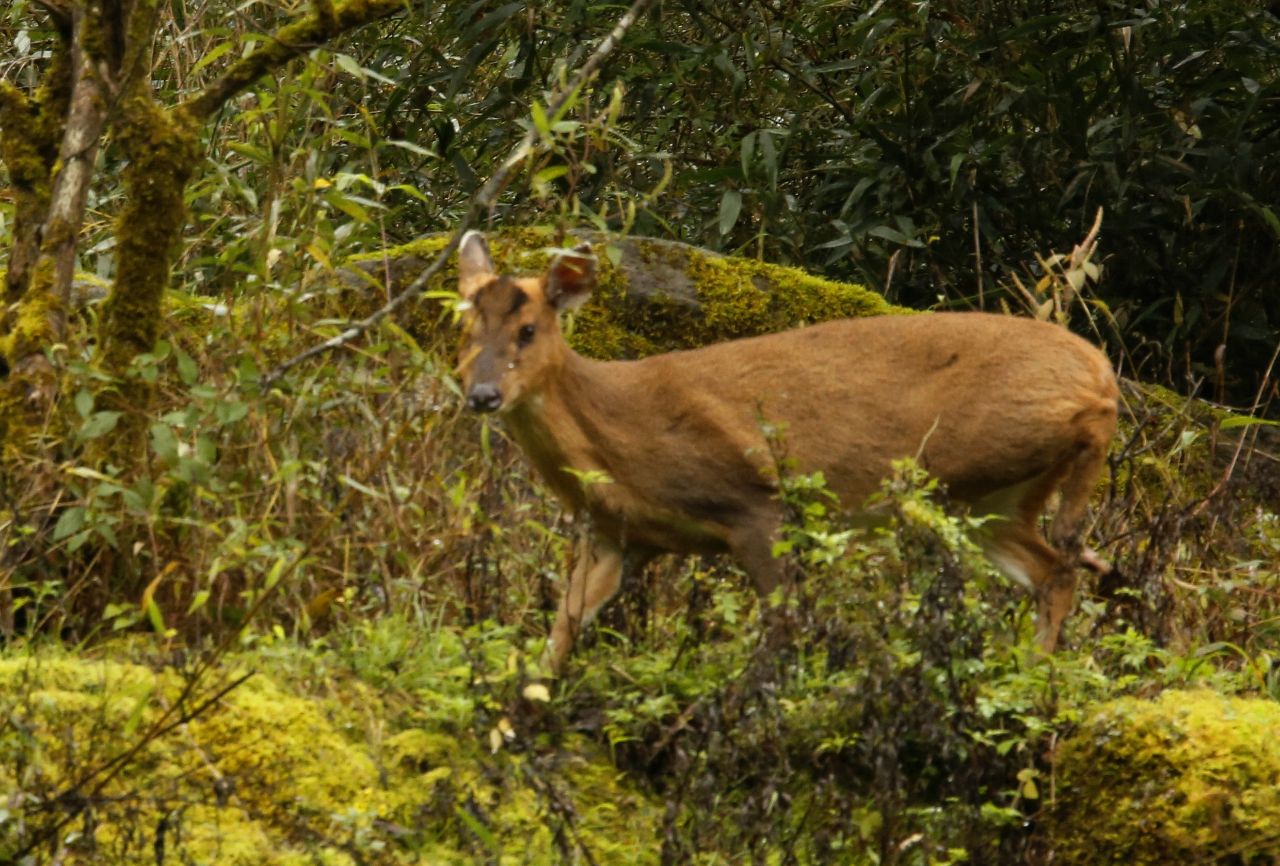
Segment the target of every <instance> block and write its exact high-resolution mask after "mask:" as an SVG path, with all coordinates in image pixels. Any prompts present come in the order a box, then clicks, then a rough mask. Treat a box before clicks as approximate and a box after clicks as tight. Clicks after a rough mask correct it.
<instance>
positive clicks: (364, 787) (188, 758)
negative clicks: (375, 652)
mask: <svg viewBox="0 0 1280 866" xmlns="http://www.w3.org/2000/svg"><path fill="white" fill-rule="evenodd" d="M118 649H120V648H119V647H117V650H118ZM301 652H302V651H301V650H297V651H295V654H297V653H301ZM123 654H124V655H129V654H130V653H129V652H127V651H126V652H125V653H123ZM306 659H309V660H310V661H312V662H316V661H317V659H316V657H314V656H307V657H306ZM265 667H272V668H278V670H277V672H276V673H275V674H274V675H273V674H271V673H269V672H268V671H266V670H264V669H263V668H265ZM299 668H306V670H305V671H302V672H299V670H298V669H299ZM249 670H256V672H255V673H254V675H253V676H252V677H250V678H249V679H248V680H246V681H245V682H243V683H242V684H241V685H239V686H238V687H236V688H234V689H233V690H231V691H229V692H228V693H227V694H226V695H225V696H223V697H222V698H220V699H218V700H216V701H214V702H213V703H212V704H210V705H209V706H208V707H207V708H206V709H205V710H204V711H202V712H200V713H199V714H198V715H197V716H196V717H195V718H193V719H191V720H190V721H189V723H186V724H182V725H177V726H174V727H172V728H171V729H169V730H167V731H166V732H165V733H164V734H163V735H162V736H154V737H150V738H149V737H147V736H146V734H147V732H148V731H151V730H153V729H154V726H155V725H156V724H157V723H158V722H160V721H161V720H162V719H163V718H164V714H165V712H166V709H167V708H171V707H175V706H176V705H177V702H178V701H179V698H180V696H181V695H182V693H183V689H184V685H185V680H184V675H183V674H182V673H180V672H179V671H176V670H174V669H171V668H163V669H153V668H152V667H150V666H148V665H144V664H134V663H128V662H123V661H96V660H90V659H84V658H79V657H75V656H71V655H66V654H61V653H54V652H51V651H48V652H41V653H35V654H30V653H24V654H22V655H20V656H18V657H13V658H0V718H2V719H4V720H5V722H4V723H2V724H0V791H3V792H5V798H6V799H5V801H4V802H5V807H6V808H7V809H8V812H7V813H6V817H5V818H4V820H0V862H10V861H11V860H13V859H14V858H16V857H18V856H20V855H22V854H24V846H25V845H29V844H30V843H31V841H32V839H33V838H35V836H34V834H36V833H38V832H39V830H40V829H41V828H42V827H48V826H51V824H50V822H52V821H56V820H57V819H58V817H59V816H62V815H70V818H71V820H70V821H69V822H67V823H66V824H65V826H63V827H61V828H59V829H58V831H57V833H56V834H54V838H55V839H59V838H60V839H62V840H63V842H62V847H63V849H64V853H63V856H62V862H64V863H69V864H80V863H83V864H88V863H93V864H101V866H114V864H143V863H155V862H156V857H157V855H156V852H157V850H159V849H158V848H157V846H160V847H161V848H163V849H164V852H165V856H164V862H172V863H218V864H230V866H240V864H243V866H250V864H255V866H256V864H275V866H292V864H299V866H300V864H313V863H326V864H356V863H369V864H402V863H404V864H407V863H470V862H475V861H476V860H477V859H479V860H481V861H486V862H489V861H491V862H497V863H504V864H505V863H529V862H539V863H541V862H556V861H557V859H558V857H559V853H558V852H559V851H560V850H561V847H560V846H561V845H562V844H563V841H564V839H565V838H566V836H565V831H564V827H563V826H562V825H557V821H560V820H561V818H559V817H557V815H558V814H560V813H557V812H556V810H561V812H562V811H563V809H564V808H565V807H568V808H569V809H570V810H571V813H572V815H573V833H574V834H576V837H577V838H578V839H580V840H581V844H583V845H586V846H587V847H588V848H589V849H590V850H591V852H592V854H593V856H594V857H595V858H596V860H597V862H609V863H652V862H656V853H655V850H654V845H652V844H651V842H652V840H653V839H655V838H656V836H657V826H658V824H659V821H660V814H661V810H660V804H657V803H654V802H651V800H650V799H649V797H648V795H646V794H643V793H641V792H640V791H638V790H637V789H635V788H633V787H632V786H631V785H630V784H629V783H628V781H627V779H626V777H625V776H623V775H622V774H620V773H619V772H618V771H617V770H616V769H615V768H614V767H613V766H612V764H610V763H609V762H608V760H607V759H606V758H605V756H604V755H602V754H601V753H600V751H599V749H598V747H596V746H594V745H593V744H592V743H590V742H588V741H586V740H585V739H582V738H578V737H570V738H568V739H567V740H566V741H565V742H564V743H563V744H562V745H560V746H559V747H557V748H552V749H548V748H547V747H545V746H542V747H539V749H538V750H536V751H535V750H533V749H532V748H531V747H532V746H533V742H532V741H529V742H523V741H521V740H520V739H519V738H517V740H515V741H513V742H510V743H506V742H504V743H503V745H502V747H501V748H500V749H499V750H498V751H497V753H493V752H492V751H491V748H490V741H489V738H488V736H486V735H485V734H486V733H487V727H486V726H485V725H482V724H471V723H468V724H466V725H465V726H463V727H462V728H461V729H460V728H459V726H458V724H457V718H456V713H455V709H456V708H454V707H450V708H448V711H447V712H446V713H445V715H446V716H447V718H445V719H443V720H442V721H441V723H440V724H437V723H436V720H435V715H434V713H433V707H432V706H431V699H430V697H429V696H428V695H429V693H424V697H423V698H422V705H421V706H415V707H413V708H412V709H411V710H410V711H408V712H406V710H405V706H404V695H403V694H399V695H397V697H396V699H395V700H393V701H390V702H388V701H387V700H384V699H383V697H382V696H381V695H380V694H379V693H378V692H376V691H374V689H373V688H371V687H370V686H369V685H368V684H366V683H364V682H362V681H361V680H359V679H356V678H355V677H353V676H351V674H350V672H348V671H343V670H341V669H339V668H336V667H334V664H333V660H332V659H329V660H328V661H327V662H324V663H316V664H312V665H310V666H309V667H308V664H306V663H305V660H304V661H299V659H297V658H294V659H292V660H291V659H290V658H289V657H288V655H287V654H281V653H279V652H277V653H275V654H273V655H272V656H270V657H266V656H243V657H239V658H237V659H234V660H231V661H228V662H225V663H224V664H223V665H221V666H220V667H219V668H217V669H216V670H215V671H214V672H213V673H212V674H211V675H210V676H209V677H208V678H207V680H206V681H203V682H202V683H201V685H200V686H199V688H198V689H196V691H195V693H194V694H193V695H192V698H191V700H190V702H189V704H187V706H189V707H194V706H200V704H201V703H202V702H204V701H205V700H206V699H207V698H210V697H214V696H216V695H217V692H218V690H219V688H220V687H222V686H224V685H226V684H228V683H232V682H234V681H235V680H236V678H237V677H238V676H240V675H242V674H243V673H245V672H247V671H249ZM459 688H464V689H465V684H462V685H460V686H459ZM120 756H125V757H124V760H123V761H122V762H121V763H120V764H119V765H118V767H117V765H116V764H114V763H113V761H114V760H115V759H116V758H118V757H120ZM553 795H554V800H555V802H554V803H553V802H552V797H553ZM54 804H58V805H54ZM68 810H70V811H68ZM54 847H56V846H55V843H48V842H46V843H44V844H43V845H42V846H40V847H39V848H38V849H37V851H43V852H45V853H46V854H47V853H48V852H49V851H52V850H54ZM25 853H35V852H25Z"/></svg>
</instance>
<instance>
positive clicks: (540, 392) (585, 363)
mask: <svg viewBox="0 0 1280 866" xmlns="http://www.w3.org/2000/svg"><path fill="white" fill-rule="evenodd" d="M624 363H625V362H616V361H614V362H602V361H593V360H590V359H588V358H583V357H582V356H581V355H578V354H577V353H576V352H574V351H573V350H572V349H568V348H567V347H566V351H565V354H564V356H563V358H562V359H561V360H560V362H559V363H558V364H557V365H555V366H554V367H553V368H552V369H550V370H549V371H548V375H547V376H546V377H545V379H544V380H543V382H542V383H541V385H540V387H538V388H537V389H536V390H534V391H533V392H532V393H530V394H529V395H528V396H527V397H526V398H525V399H523V400H521V401H520V403H519V404H518V405H516V406H514V407H512V409H511V411H510V412H508V413H507V415H506V417H505V419H504V421H505V423H506V426H507V429H508V431H509V432H510V433H511V435H512V438H514V439H515V440H516V442H517V444H519V446H520V447H521V449H523V451H524V452H525V454H526V456H527V457H528V458H529V460H530V462H531V463H533V465H534V467H535V468H536V469H537V470H538V473H539V474H540V475H541V476H542V477H543V479H544V480H545V481H546V482H547V484H549V485H550V486H551V489H552V490H553V491H555V493H556V495H557V496H558V497H559V498H560V499H561V500H562V501H564V503H565V504H566V505H567V506H569V507H570V508H571V509H573V510H575V511H577V510H581V509H583V508H584V507H586V505H587V497H586V494H585V490H586V489H587V486H588V485H589V483H590V481H591V479H590V478H586V479H584V478H583V477H582V473H592V472H604V473H606V474H607V473H608V472H609V470H610V465H611V464H613V463H615V462H616V455H613V454H612V453H611V450H610V446H613V445H615V444H616V443H617V442H618V439H617V434H616V433H615V432H613V431H611V430H610V429H607V428H610V427H612V426H613V424H615V423H616V420H617V419H616V416H617V415H618V414H619V413H623V412H626V411H627V410H628V409H630V408H631V406H630V405H629V404H630V402H631V397H630V396H629V395H628V394H627V393H626V388H625V386H624V384H623V383H622V382H621V381H619V378H618V374H619V373H620V372H622V367H623V366H624ZM570 470H571V471H570Z"/></svg>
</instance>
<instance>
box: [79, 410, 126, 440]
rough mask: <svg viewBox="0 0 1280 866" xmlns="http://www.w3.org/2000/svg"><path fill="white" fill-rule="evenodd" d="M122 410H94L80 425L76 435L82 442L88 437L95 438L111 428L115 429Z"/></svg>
mask: <svg viewBox="0 0 1280 866" xmlns="http://www.w3.org/2000/svg"><path fill="white" fill-rule="evenodd" d="M123 414H124V413H123V412H94V413H93V414H92V415H90V416H89V417H88V419H86V420H85V422H84V424H82V425H80V432H79V433H78V434H77V437H78V438H79V439H80V440H81V441H82V442H87V441H88V440H90V439H97V438H98V437H99V436H105V435H106V434H107V433H110V432H111V431H112V430H114V429H116V423H117V422H119V420H120V416H121V415H123Z"/></svg>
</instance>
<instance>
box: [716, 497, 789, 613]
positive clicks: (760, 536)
mask: <svg viewBox="0 0 1280 866" xmlns="http://www.w3.org/2000/svg"><path fill="white" fill-rule="evenodd" d="M779 522H780V521H779V519H778V518H776V517H775V516H773V515H768V516H765V517H761V518H760V519H758V520H751V521H749V522H747V523H745V524H744V525H743V526H741V527H739V528H738V529H737V530H735V531H734V532H733V534H732V535H731V536H730V537H729V552H730V553H731V554H732V555H733V558H734V559H735V560H737V562H738V565H740V566H742V570H743V571H745V572H746V573H747V576H748V577H750V578H751V584H752V585H753V586H754V587H755V590H756V593H757V594H758V595H759V596H760V597H761V598H767V597H768V596H769V593H771V592H773V591H774V590H775V589H777V588H778V587H780V586H782V584H783V582H784V581H785V580H786V577H787V575H786V563H785V562H784V561H783V560H781V559H778V558H777V557H776V556H774V555H773V542H774V540H775V539H776V538H777V536H778V525H779Z"/></svg>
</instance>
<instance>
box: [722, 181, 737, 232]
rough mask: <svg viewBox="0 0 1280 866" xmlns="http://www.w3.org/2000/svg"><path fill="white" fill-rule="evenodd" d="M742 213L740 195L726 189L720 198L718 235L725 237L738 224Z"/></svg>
mask: <svg viewBox="0 0 1280 866" xmlns="http://www.w3.org/2000/svg"><path fill="white" fill-rule="evenodd" d="M740 213H742V193H740V192H738V191H737V190H736V189H727V190H725V191H724V195H723V196H721V197H720V234H721V235H727V234H728V233H729V232H730V231H732V230H733V227H734V226H735V225H736V224H737V222H738V215H739V214H740Z"/></svg>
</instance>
